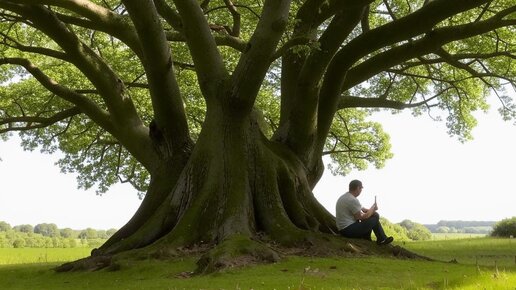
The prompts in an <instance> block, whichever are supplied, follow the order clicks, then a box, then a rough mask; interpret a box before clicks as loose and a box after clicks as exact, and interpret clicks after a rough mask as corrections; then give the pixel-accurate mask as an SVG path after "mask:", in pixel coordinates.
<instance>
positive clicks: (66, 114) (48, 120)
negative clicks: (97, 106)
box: [0, 107, 81, 134]
mask: <svg viewBox="0 0 516 290" xmlns="http://www.w3.org/2000/svg"><path fill="white" fill-rule="evenodd" d="M80 113H81V110H80V109H79V108H78V107H73V108H70V109H66V110H64V111H62V112H59V113H56V114H54V115H52V116H50V117H40V116H20V117H10V118H3V119H0V126H2V125H6V124H7V125H8V126H7V128H5V129H1V127H0V134H1V133H5V132H10V131H27V130H32V129H37V128H45V127H48V126H51V125H53V124H55V123H57V122H60V121H63V120H65V119H68V118H70V117H73V116H76V115H78V114H80ZM13 123H27V124H26V125H25V126H23V127H17V126H14V125H13ZM33 123H38V124H33Z"/></svg>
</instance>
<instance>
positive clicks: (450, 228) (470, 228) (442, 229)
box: [424, 220, 496, 234]
mask: <svg viewBox="0 0 516 290" xmlns="http://www.w3.org/2000/svg"><path fill="white" fill-rule="evenodd" d="M495 223H496V222H494V221H461V220H457V221H445V220H441V221H439V222H438V223H437V224H426V225H424V226H425V227H426V228H428V229H429V230H430V231H431V232H432V233H467V234H489V233H491V231H492V230H493V225H494V224H495Z"/></svg>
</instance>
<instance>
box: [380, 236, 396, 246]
mask: <svg viewBox="0 0 516 290" xmlns="http://www.w3.org/2000/svg"><path fill="white" fill-rule="evenodd" d="M392 241H394V238H393V237H387V238H386V239H385V240H383V241H379V242H377V244H378V245H388V244H390V243H392Z"/></svg>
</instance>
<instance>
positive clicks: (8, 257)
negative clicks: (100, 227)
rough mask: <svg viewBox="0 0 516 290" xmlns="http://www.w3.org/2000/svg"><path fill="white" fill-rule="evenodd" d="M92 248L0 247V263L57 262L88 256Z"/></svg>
mask: <svg viewBox="0 0 516 290" xmlns="http://www.w3.org/2000/svg"><path fill="white" fill-rule="evenodd" d="M90 252H91V248H66V249H62V248H48V249H38V248H25V249H14V248H0V265H17V264H35V263H40V264H41V263H55V262H67V261H72V260H77V259H79V258H83V257H85V256H88V255H89V254H90Z"/></svg>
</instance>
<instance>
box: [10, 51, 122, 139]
mask: <svg viewBox="0 0 516 290" xmlns="http://www.w3.org/2000/svg"><path fill="white" fill-rule="evenodd" d="M3 64H12V65H19V66H22V67H23V68H25V70H27V72H29V73H30V74H32V76H34V78H36V80H38V82H39V83H40V84H41V85H42V86H43V87H45V88H46V89H47V90H49V91H50V92H52V93H54V94H55V95H57V96H59V97H60V98H62V99H64V100H66V101H68V102H70V103H72V104H74V105H75V106H77V108H78V109H80V110H81V112H83V113H84V114H86V115H87V116H88V117H90V118H91V119H92V120H93V121H95V123H97V124H99V125H100V126H101V127H103V128H104V129H105V130H107V131H113V124H112V121H111V120H110V116H109V113H107V112H106V111H104V110H102V109H101V108H99V107H98V106H97V105H96V104H95V103H94V102H92V101H90V100H89V99H88V98H86V97H84V96H82V95H80V94H78V93H76V92H74V91H73V90H70V89H68V88H66V87H64V86H61V85H59V84H58V83H57V82H55V81H54V80H52V79H51V78H49V77H48V76H47V75H45V74H44V73H43V72H42V71H41V70H40V69H39V68H38V67H36V66H35V65H34V64H32V63H31V62H30V61H29V60H27V59H23V58H0V65H3Z"/></svg>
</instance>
